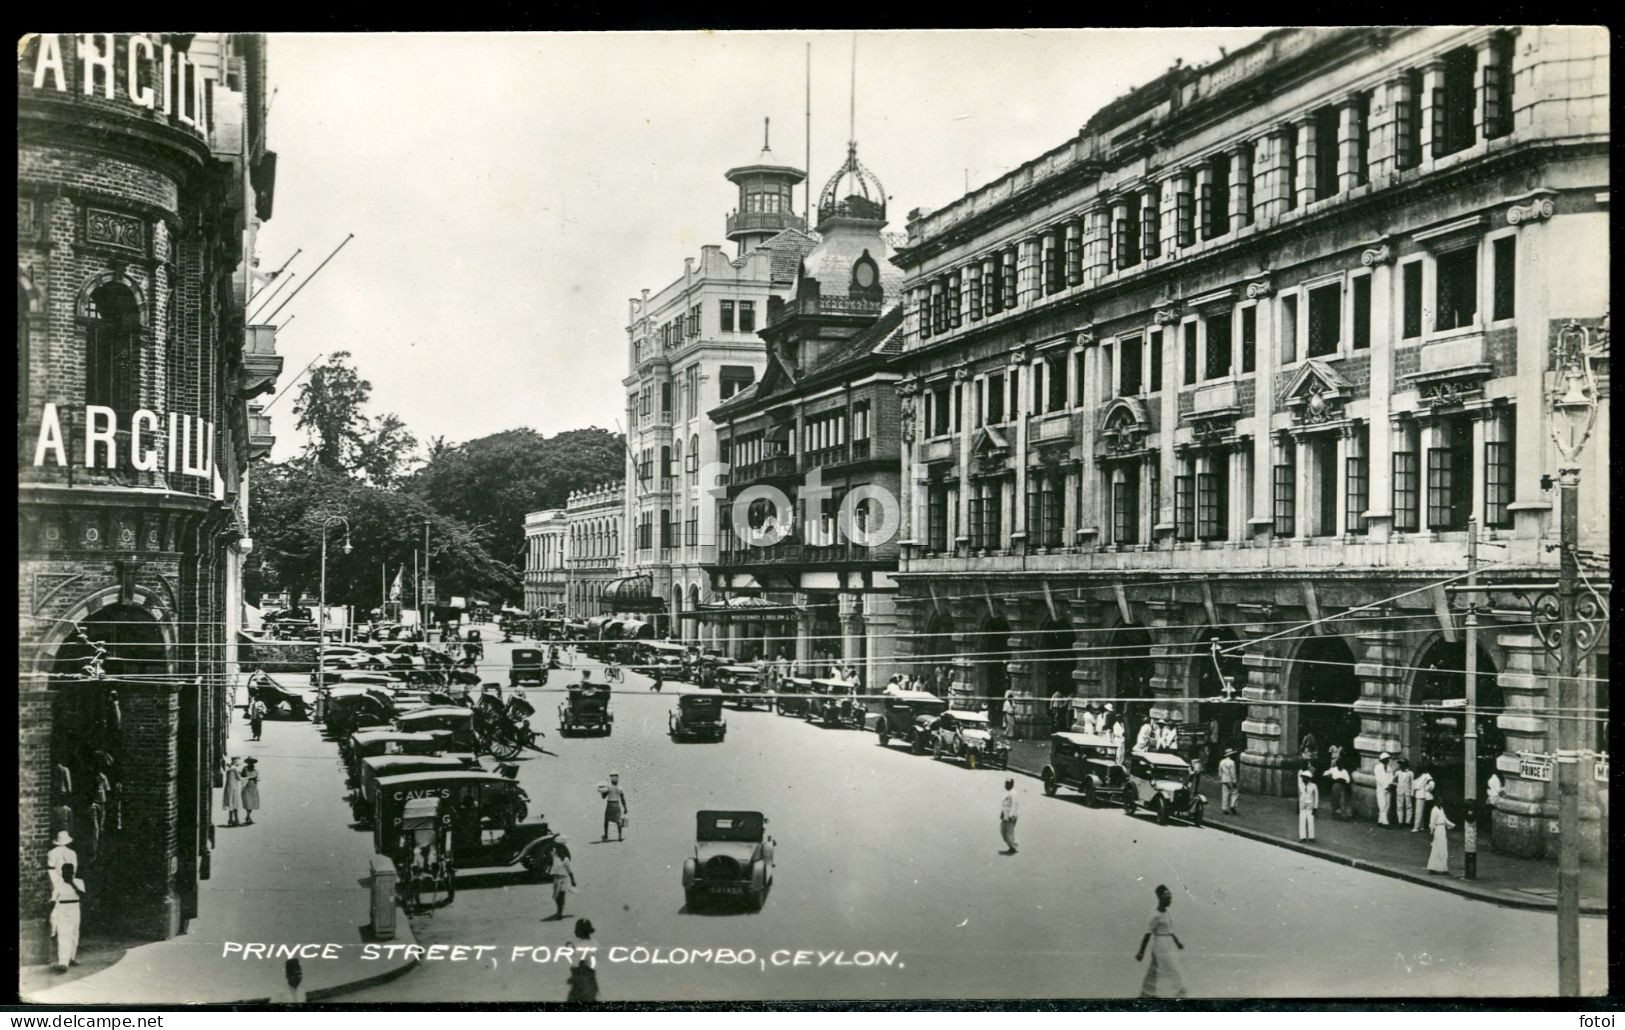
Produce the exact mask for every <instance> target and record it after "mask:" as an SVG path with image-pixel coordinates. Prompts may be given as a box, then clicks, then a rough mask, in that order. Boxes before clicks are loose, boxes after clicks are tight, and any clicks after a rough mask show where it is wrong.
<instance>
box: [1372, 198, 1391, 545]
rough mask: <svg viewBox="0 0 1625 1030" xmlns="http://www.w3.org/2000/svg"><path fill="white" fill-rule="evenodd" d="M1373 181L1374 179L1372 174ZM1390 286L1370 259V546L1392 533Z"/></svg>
mask: <svg viewBox="0 0 1625 1030" xmlns="http://www.w3.org/2000/svg"><path fill="white" fill-rule="evenodd" d="M1372 178H1373V180H1375V178H1376V176H1375V174H1373V176H1372ZM1393 283H1394V271H1393V264H1392V262H1391V261H1380V260H1373V261H1372V263H1371V349H1370V350H1369V351H1367V352H1366V353H1368V354H1369V355H1370V361H1371V384H1370V396H1369V398H1368V399H1367V400H1366V412H1367V413H1368V415H1369V416H1370V425H1371V432H1370V433H1369V434H1368V439H1369V440H1370V444H1369V455H1370V460H1369V461H1368V462H1367V463H1366V474H1367V477H1368V480H1367V482H1368V484H1369V489H1370V494H1371V497H1370V504H1369V507H1368V510H1369V512H1370V514H1369V515H1368V516H1367V517H1366V532H1367V533H1368V534H1369V536H1370V539H1371V542H1372V543H1374V544H1380V543H1386V542H1387V540H1388V535H1389V533H1391V532H1392V531H1393V524H1394V513H1393V479H1392V473H1393V457H1392V455H1393V434H1392V432H1390V430H1389V425H1388V420H1389V412H1390V410H1391V406H1392V404H1393V379H1394V347H1393V344H1394V340H1393V321H1394V314H1393V303H1394V302H1393Z"/></svg>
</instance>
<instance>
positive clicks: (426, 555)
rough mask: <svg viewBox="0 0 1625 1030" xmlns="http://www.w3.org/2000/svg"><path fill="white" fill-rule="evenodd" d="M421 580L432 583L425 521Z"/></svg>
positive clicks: (419, 616)
mask: <svg viewBox="0 0 1625 1030" xmlns="http://www.w3.org/2000/svg"><path fill="white" fill-rule="evenodd" d="M423 579H424V582H426V583H432V582H433V580H431V579H430V578H429V523H428V521H427V520H425V521H424V523H423ZM423 618H424V615H423V614H419V615H418V620H419V621H420V622H421V621H422V620H423ZM425 625H427V623H425ZM423 639H424V640H428V639H429V638H428V636H427V635H425V636H424V638H423Z"/></svg>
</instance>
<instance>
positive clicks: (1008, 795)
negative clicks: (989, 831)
mask: <svg viewBox="0 0 1625 1030" xmlns="http://www.w3.org/2000/svg"><path fill="white" fill-rule="evenodd" d="M1019 814H1020V812H1019V811H1018V806H1017V805H1016V781H1015V779H1014V777H1012V778H1010V779H1007V780H1005V781H1004V800H1003V801H1002V802H1000V803H999V835H1000V836H1001V837H1003V838H1004V846H1005V849H1006V850H1005V851H1004V854H1006V855H1014V854H1015V853H1016V816H1017V815H1019Z"/></svg>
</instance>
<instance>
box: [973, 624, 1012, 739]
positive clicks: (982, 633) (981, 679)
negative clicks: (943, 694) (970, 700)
mask: <svg viewBox="0 0 1625 1030" xmlns="http://www.w3.org/2000/svg"><path fill="white" fill-rule="evenodd" d="M970 650H971V654H972V655H974V656H975V657H973V658H972V659H971V662H972V664H973V667H974V668H975V669H976V670H977V675H976V676H975V678H974V681H973V682H974V683H975V684H976V700H977V701H978V702H981V703H984V704H986V705H987V717H988V720H989V721H990V722H992V723H993V725H994V726H996V727H1000V726H1003V725H1004V695H1005V694H1008V693H1009V692H1010V667H1009V663H1010V662H1011V661H1012V660H1013V659H1014V658H1015V657H1016V656H1015V655H1014V654H1012V653H1011V651H1010V623H1009V622H1007V621H1006V620H1004V619H1002V618H999V617H998V616H989V617H988V618H986V619H984V620H982V625H981V627H980V628H979V629H978V630H977V632H976V635H975V637H974V639H973V640H972V641H971V647H970Z"/></svg>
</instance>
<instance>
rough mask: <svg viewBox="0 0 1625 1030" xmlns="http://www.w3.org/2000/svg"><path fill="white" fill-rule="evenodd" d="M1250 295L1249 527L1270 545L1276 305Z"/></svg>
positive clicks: (1265, 296) (1261, 293) (1264, 295)
mask: <svg viewBox="0 0 1625 1030" xmlns="http://www.w3.org/2000/svg"><path fill="white" fill-rule="evenodd" d="M1248 292H1249V295H1251V294H1252V293H1254V292H1256V293H1257V294H1258V304H1257V306H1256V307H1255V309H1254V310H1255V312H1256V314H1254V316H1253V318H1254V325H1253V330H1254V332H1255V333H1256V334H1257V339H1256V341H1255V343H1254V345H1253V350H1254V354H1255V357H1254V361H1255V366H1254V367H1255V368H1256V369H1257V370H1258V371H1257V374H1256V376H1255V377H1254V379H1253V423H1254V426H1255V427H1256V428H1255V431H1254V433H1253V518H1252V521H1251V523H1250V524H1249V525H1248V527H1247V528H1248V530H1249V531H1250V536H1251V537H1252V539H1253V540H1254V541H1258V542H1267V541H1268V539H1269V532H1270V524H1271V522H1272V521H1273V519H1272V512H1271V508H1270V484H1271V477H1272V476H1273V475H1274V469H1273V466H1274V461H1273V458H1274V454H1275V452H1274V443H1273V436H1274V434H1273V433H1272V432H1271V430H1270V421H1271V416H1272V415H1273V414H1274V411H1275V390H1276V386H1275V368H1276V365H1277V364H1278V362H1279V357H1278V355H1277V353H1276V348H1275V346H1274V340H1275V318H1274V313H1275V302H1274V301H1273V300H1272V299H1271V298H1270V293H1269V290H1268V289H1263V288H1260V289H1257V290H1254V288H1253V287H1252V286H1249V288H1248Z"/></svg>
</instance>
